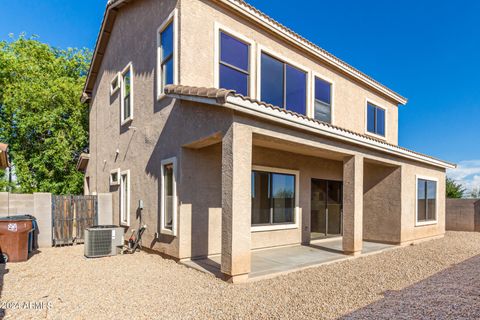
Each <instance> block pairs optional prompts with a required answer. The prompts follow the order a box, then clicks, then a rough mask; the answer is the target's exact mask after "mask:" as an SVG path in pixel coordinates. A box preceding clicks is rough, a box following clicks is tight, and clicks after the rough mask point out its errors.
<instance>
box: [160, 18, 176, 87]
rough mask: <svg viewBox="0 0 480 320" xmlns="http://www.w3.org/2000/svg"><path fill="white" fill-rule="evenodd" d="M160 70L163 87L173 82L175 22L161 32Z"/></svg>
mask: <svg viewBox="0 0 480 320" xmlns="http://www.w3.org/2000/svg"><path fill="white" fill-rule="evenodd" d="M160 50H161V56H160V70H161V75H160V77H161V80H162V88H164V87H165V86H166V85H168V84H173V23H170V24H169V25H168V26H167V27H166V28H165V29H164V30H163V31H162V32H161V33H160Z"/></svg>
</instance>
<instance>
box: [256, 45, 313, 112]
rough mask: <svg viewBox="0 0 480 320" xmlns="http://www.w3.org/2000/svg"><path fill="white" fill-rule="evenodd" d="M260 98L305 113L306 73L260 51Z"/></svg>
mask: <svg viewBox="0 0 480 320" xmlns="http://www.w3.org/2000/svg"><path fill="white" fill-rule="evenodd" d="M261 64H262V66H261V79H262V80H261V100H263V101H265V102H268V103H271V104H273V105H275V106H279V107H282V108H286V109H288V110H292V111H294V112H297V113H301V114H306V105H307V74H306V73H305V72H303V71H301V70H299V69H297V68H295V67H293V66H291V65H289V64H286V63H284V62H282V61H280V60H277V59H275V58H273V57H271V56H269V55H268V54H265V53H262V58H261Z"/></svg>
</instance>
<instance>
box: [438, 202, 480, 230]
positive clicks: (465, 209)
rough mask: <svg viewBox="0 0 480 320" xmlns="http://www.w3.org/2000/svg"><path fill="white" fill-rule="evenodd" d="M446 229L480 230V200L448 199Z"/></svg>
mask: <svg viewBox="0 0 480 320" xmlns="http://www.w3.org/2000/svg"><path fill="white" fill-rule="evenodd" d="M446 229H447V230H451V231H480V200H479V199H447V209H446Z"/></svg>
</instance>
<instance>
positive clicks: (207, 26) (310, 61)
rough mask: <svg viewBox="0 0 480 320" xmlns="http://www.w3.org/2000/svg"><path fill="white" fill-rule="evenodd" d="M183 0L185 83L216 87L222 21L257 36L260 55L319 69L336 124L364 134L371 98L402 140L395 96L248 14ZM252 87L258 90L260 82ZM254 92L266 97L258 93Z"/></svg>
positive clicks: (389, 134) (393, 137)
mask: <svg viewBox="0 0 480 320" xmlns="http://www.w3.org/2000/svg"><path fill="white" fill-rule="evenodd" d="M181 4H182V10H181V16H182V19H181V30H182V31H181V37H180V42H181V46H180V47H181V51H180V83H181V84H183V85H192V86H204V87H214V85H215V82H214V60H215V59H214V53H215V48H214V43H215V37H216V35H215V23H217V24H219V25H220V26H223V27H226V28H228V29H230V30H232V31H234V32H236V33H239V34H241V35H243V36H244V37H247V38H248V39H250V40H251V41H253V42H254V46H253V48H252V49H253V50H254V52H255V56H257V55H258V54H257V50H258V48H259V46H261V47H262V48H264V49H265V50H268V51H271V52H272V53H277V54H278V55H279V56H280V57H284V58H286V59H288V60H291V61H292V63H296V64H297V65H298V66H299V67H305V68H306V69H307V70H306V71H311V72H314V73H315V74H317V75H318V76H323V77H324V78H325V79H327V80H329V81H331V82H333V87H334V89H333V118H334V122H333V123H334V124H335V125H338V126H340V127H343V128H347V129H350V130H353V131H355V132H358V133H362V134H364V133H365V132H366V127H365V123H366V99H367V98H368V99H369V100H371V101H372V102H373V103H375V104H377V105H380V106H382V107H384V108H385V109H386V110H387V116H386V123H387V124H386V140H387V141H388V142H390V143H392V144H397V143H398V107H397V105H396V104H395V103H394V102H392V101H391V100H390V99H388V98H385V97H383V96H380V95H379V94H377V93H375V92H374V91H372V90H369V89H367V88H365V87H364V86H362V85H361V84H360V83H357V82H355V81H353V80H352V79H351V78H348V77H346V76H345V75H343V74H341V73H340V72H338V71H337V70H334V69H332V67H328V66H326V65H325V64H324V63H322V62H321V61H319V60H318V59H315V58H313V57H312V56H309V55H307V54H306V53H304V52H302V51H300V50H299V49H297V48H295V47H293V46H292V45H290V44H287V43H285V41H282V40H279V39H278V38H277V37H276V36H274V35H273V34H272V33H268V32H267V31H265V30H262V29H261V28H260V27H259V26H257V25H253V24H252V23H251V22H247V21H246V20H245V19H244V18H241V17H238V16H235V15H232V13H231V12H228V11H225V9H222V8H220V7H218V5H216V4H214V3H213V2H212V1H198V0H181ZM307 6H308V5H307ZM306 10H308V8H306ZM320 45H321V44H320ZM346 45H347V46H348V44H346ZM259 67H260V66H259V65H258V63H257V61H256V59H255V60H254V61H252V69H253V70H252V71H253V72H252V73H253V77H254V82H255V87H256V86H257V84H258V82H259V79H258V74H257V72H256V71H257V70H259ZM367 71H368V70H367ZM253 89H254V91H255V88H253ZM253 96H254V98H258V99H260V98H261V97H260V96H258V94H255V93H254V94H253Z"/></svg>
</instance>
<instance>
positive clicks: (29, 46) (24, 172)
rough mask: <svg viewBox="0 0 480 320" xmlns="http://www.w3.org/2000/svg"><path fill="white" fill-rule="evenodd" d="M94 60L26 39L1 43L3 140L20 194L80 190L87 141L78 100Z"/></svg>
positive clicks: (0, 121) (85, 111) (81, 52)
mask: <svg viewBox="0 0 480 320" xmlns="http://www.w3.org/2000/svg"><path fill="white" fill-rule="evenodd" d="M90 58H91V53H90V52H89V51H88V50H85V49H84V50H78V49H67V50H60V49H56V48H52V47H50V46H49V45H47V44H44V43H41V42H40V41H38V40H36V39H35V38H28V39H27V38H26V37H25V36H23V35H22V36H20V37H19V38H17V39H14V38H12V39H11V41H1V42H0V141H2V142H6V143H8V144H9V156H10V160H11V162H13V164H14V166H15V175H16V183H17V184H18V186H19V187H20V190H21V191H22V192H52V193H55V194H70V193H72V194H75V193H79V192H81V190H82V185H83V182H82V181H83V177H82V174H81V173H80V172H78V171H77V170H76V169H75V164H76V161H77V159H78V157H79V154H80V152H81V151H82V150H83V149H84V148H85V147H86V146H87V143H88V115H87V114H88V109H87V107H86V106H84V105H82V104H81V103H80V96H81V92H82V88H83V84H84V82H85V76H86V73H87V71H88V65H89V62H90Z"/></svg>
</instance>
